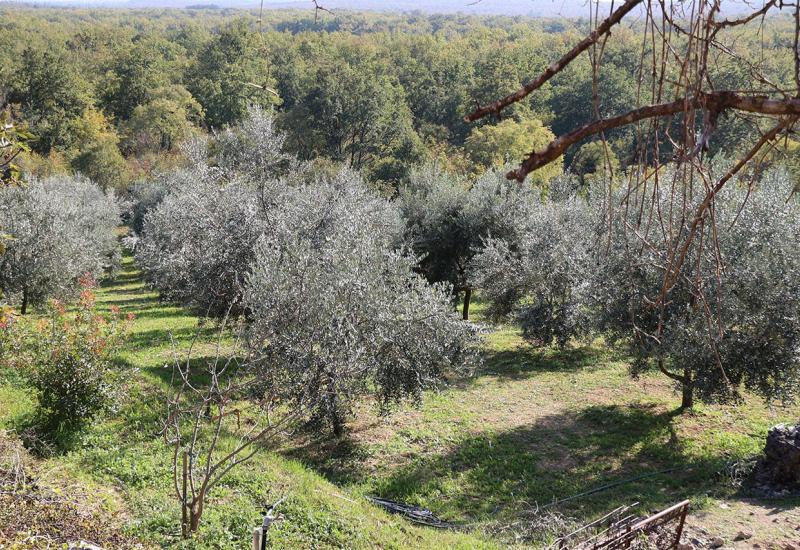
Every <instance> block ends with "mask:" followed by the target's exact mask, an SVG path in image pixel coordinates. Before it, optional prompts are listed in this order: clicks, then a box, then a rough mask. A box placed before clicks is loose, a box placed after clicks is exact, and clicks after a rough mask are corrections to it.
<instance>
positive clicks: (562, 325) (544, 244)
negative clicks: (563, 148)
mask: <svg viewBox="0 0 800 550" xmlns="http://www.w3.org/2000/svg"><path fill="white" fill-rule="evenodd" d="M595 234H596V232H595V228H594V227H593V219H592V213H591V212H590V210H589V208H588V207H587V205H586V203H585V201H584V200H583V199H581V198H578V197H575V196H574V195H572V196H570V195H564V196H561V197H560V200H553V197H552V196H551V198H550V200H548V201H546V202H544V203H542V204H539V205H537V206H536V207H535V208H533V209H532V210H531V212H530V214H529V215H528V218H527V220H526V224H525V228H524V230H521V231H518V232H516V233H515V234H514V235H513V237H514V238H515V239H516V240H510V239H509V238H505V239H502V238H490V239H488V240H487V241H486V244H485V247H484V249H483V250H482V251H481V253H480V254H479V255H478V256H477V257H476V258H475V259H474V261H473V264H472V266H473V269H474V270H475V280H476V282H477V286H479V287H480V288H481V289H482V292H483V294H482V295H483V297H484V298H485V299H487V300H488V302H489V308H488V313H489V315H490V316H491V317H493V318H495V319H496V320H499V319H504V318H508V317H513V318H515V319H516V320H517V321H518V322H519V324H520V325H521V327H522V330H523V336H524V337H525V338H527V339H530V340H532V341H535V342H537V343H539V344H543V345H549V344H551V343H553V342H555V343H557V344H558V345H560V346H564V345H565V344H566V343H567V342H568V341H569V340H570V339H571V338H573V337H576V336H580V335H581V334H583V333H584V332H585V331H586V330H587V329H588V323H587V321H588V319H587V315H586V301H587V297H588V292H589V291H590V285H591V270H592V267H593V254H594V253H595V250H594V247H595V246H596V237H594V235H595Z"/></svg>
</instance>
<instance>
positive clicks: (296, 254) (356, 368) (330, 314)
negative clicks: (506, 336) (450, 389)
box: [245, 171, 475, 434]
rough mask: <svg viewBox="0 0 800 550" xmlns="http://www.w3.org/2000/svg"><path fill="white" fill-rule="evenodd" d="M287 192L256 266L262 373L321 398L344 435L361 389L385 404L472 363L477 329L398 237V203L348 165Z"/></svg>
mask: <svg viewBox="0 0 800 550" xmlns="http://www.w3.org/2000/svg"><path fill="white" fill-rule="evenodd" d="M289 194H290V195H291V196H290V198H289V199H288V200H286V202H285V203H284V205H283V207H281V208H279V209H276V210H275V211H274V212H273V213H272V215H271V220H270V222H271V227H270V230H269V231H268V232H265V233H264V235H263V236H262V237H261V239H260V240H259V242H258V245H257V246H256V253H255V262H254V266H253V269H252V270H251V272H250V274H249V275H248V277H247V290H246V293H245V303H246V305H247V308H248V310H249V312H250V318H251V321H252V325H251V327H250V333H249V334H250V342H251V345H252V346H253V348H254V349H255V350H256V351H257V353H260V354H261V356H262V359H263V363H264V365H265V372H266V373H267V374H266V375H265V382H267V383H269V384H270V385H271V386H272V388H273V389H275V388H278V390H279V392H283V394H284V395H285V397H286V398H287V399H291V400H296V401H297V402H304V403H309V402H310V403H313V404H314V405H315V407H314V410H315V411H316V414H315V416H316V417H317V418H318V419H326V420H328V421H330V423H331V426H332V428H333V430H334V432H335V433H337V434H339V433H341V429H342V424H341V423H342V419H343V418H344V416H346V415H347V414H348V413H349V411H350V408H351V406H352V402H353V398H354V397H355V396H356V395H360V394H364V393H367V392H373V393H374V395H375V398H376V399H377V402H378V404H379V406H380V408H381V409H382V410H384V411H385V410H387V408H388V407H389V406H390V405H391V404H392V403H394V402H397V401H399V400H401V399H403V398H406V397H410V398H412V399H419V397H420V396H421V392H422V390H424V389H425V388H429V387H432V386H434V385H435V384H436V383H437V382H439V381H440V380H441V379H442V377H443V376H444V374H445V373H446V372H449V371H462V370H464V369H466V368H467V366H468V365H469V364H470V362H471V360H472V359H473V346H472V344H473V343H474V341H475V333H474V329H473V328H472V327H471V326H470V325H469V324H467V323H465V322H463V321H460V320H458V319H457V318H456V317H455V316H454V314H453V313H452V311H451V308H450V306H449V289H448V288H446V287H444V286H432V285H430V284H429V283H427V282H426V281H425V280H424V279H423V278H421V277H420V276H418V275H416V274H415V273H414V268H415V259H414V258H413V257H411V256H409V255H407V254H404V253H403V251H402V250H398V249H397V248H396V243H397V240H398V238H399V237H400V235H401V234H402V224H401V219H400V216H399V212H398V211H397V210H396V208H395V207H394V206H393V205H391V204H390V203H388V202H387V201H385V200H383V199H381V198H378V197H377V196H375V195H373V193H372V192H370V191H369V190H368V189H367V188H366V186H365V184H364V183H363V181H362V180H361V178H360V177H358V176H357V175H355V174H353V173H351V172H347V171H345V172H342V173H340V174H339V175H338V176H337V177H335V178H333V179H332V180H331V181H319V182H317V183H314V184H311V185H308V186H303V187H297V188H292V189H290V191H289Z"/></svg>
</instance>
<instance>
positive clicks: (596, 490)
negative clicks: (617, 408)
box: [541, 466, 691, 510]
mask: <svg viewBox="0 0 800 550" xmlns="http://www.w3.org/2000/svg"><path fill="white" fill-rule="evenodd" d="M690 469H691V467H689V466H687V467H683V468H667V469H666V470H659V471H657V472H649V473H646V474H641V475H638V476H636V477H630V478H627V479H621V480H619V481H614V482H612V483H608V484H606V485H601V486H600V487H595V488H594V489H589V490H588V491H584V492H583V493H578V494H577V495H572V496H571V497H567V498H562V499H561V500H556V501H555V502H551V503H550V504H545V505H544V506H542V507H541V509H542V510H544V509H546V508H550V507H552V506H556V505H558V504H563V503H565V502H569V501H570V500H575V499H576V498H580V497H585V496H589V495H593V494H595V493H600V492H602V491H605V490H606V489H611V488H613V487H617V486H619V485H625V484H626V483H631V482H634V481H639V480H640V479H645V478H648V477H653V476H658V475H661V474H668V473H670V472H680V471H685V470H690Z"/></svg>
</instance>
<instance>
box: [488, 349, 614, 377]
mask: <svg viewBox="0 0 800 550" xmlns="http://www.w3.org/2000/svg"><path fill="white" fill-rule="evenodd" d="M625 359H626V356H625V354H624V353H623V351H622V350H619V349H615V348H609V347H606V346H599V345H593V344H573V345H569V346H567V347H565V348H558V347H556V346H534V345H531V344H529V343H527V342H523V343H519V344H517V345H514V346H510V347H505V348H503V349H500V350H494V349H487V350H485V351H484V352H483V365H482V367H481V368H480V370H479V371H478V372H477V376H478V377H480V376H485V375H493V376H498V377H500V378H504V379H509V380H521V379H525V378H529V377H530V376H531V375H532V374H537V373H544V372H564V373H570V372H577V371H581V370H586V369H591V368H595V367H602V366H605V365H608V363H609V362H613V361H624V360H625Z"/></svg>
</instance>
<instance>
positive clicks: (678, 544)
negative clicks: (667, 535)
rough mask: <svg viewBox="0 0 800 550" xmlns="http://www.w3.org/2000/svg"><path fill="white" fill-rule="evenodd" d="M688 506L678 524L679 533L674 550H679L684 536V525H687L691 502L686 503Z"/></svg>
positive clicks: (685, 507) (676, 536) (684, 508)
mask: <svg viewBox="0 0 800 550" xmlns="http://www.w3.org/2000/svg"><path fill="white" fill-rule="evenodd" d="M685 502H686V504H685V506H684V507H683V513H682V514H681V521H680V522H679V523H678V532H677V534H676V535H675V544H674V545H673V546H672V547H673V548H678V546H680V544H681V535H682V534H683V524H684V523H686V514H688V513H689V502H688V501H685Z"/></svg>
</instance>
